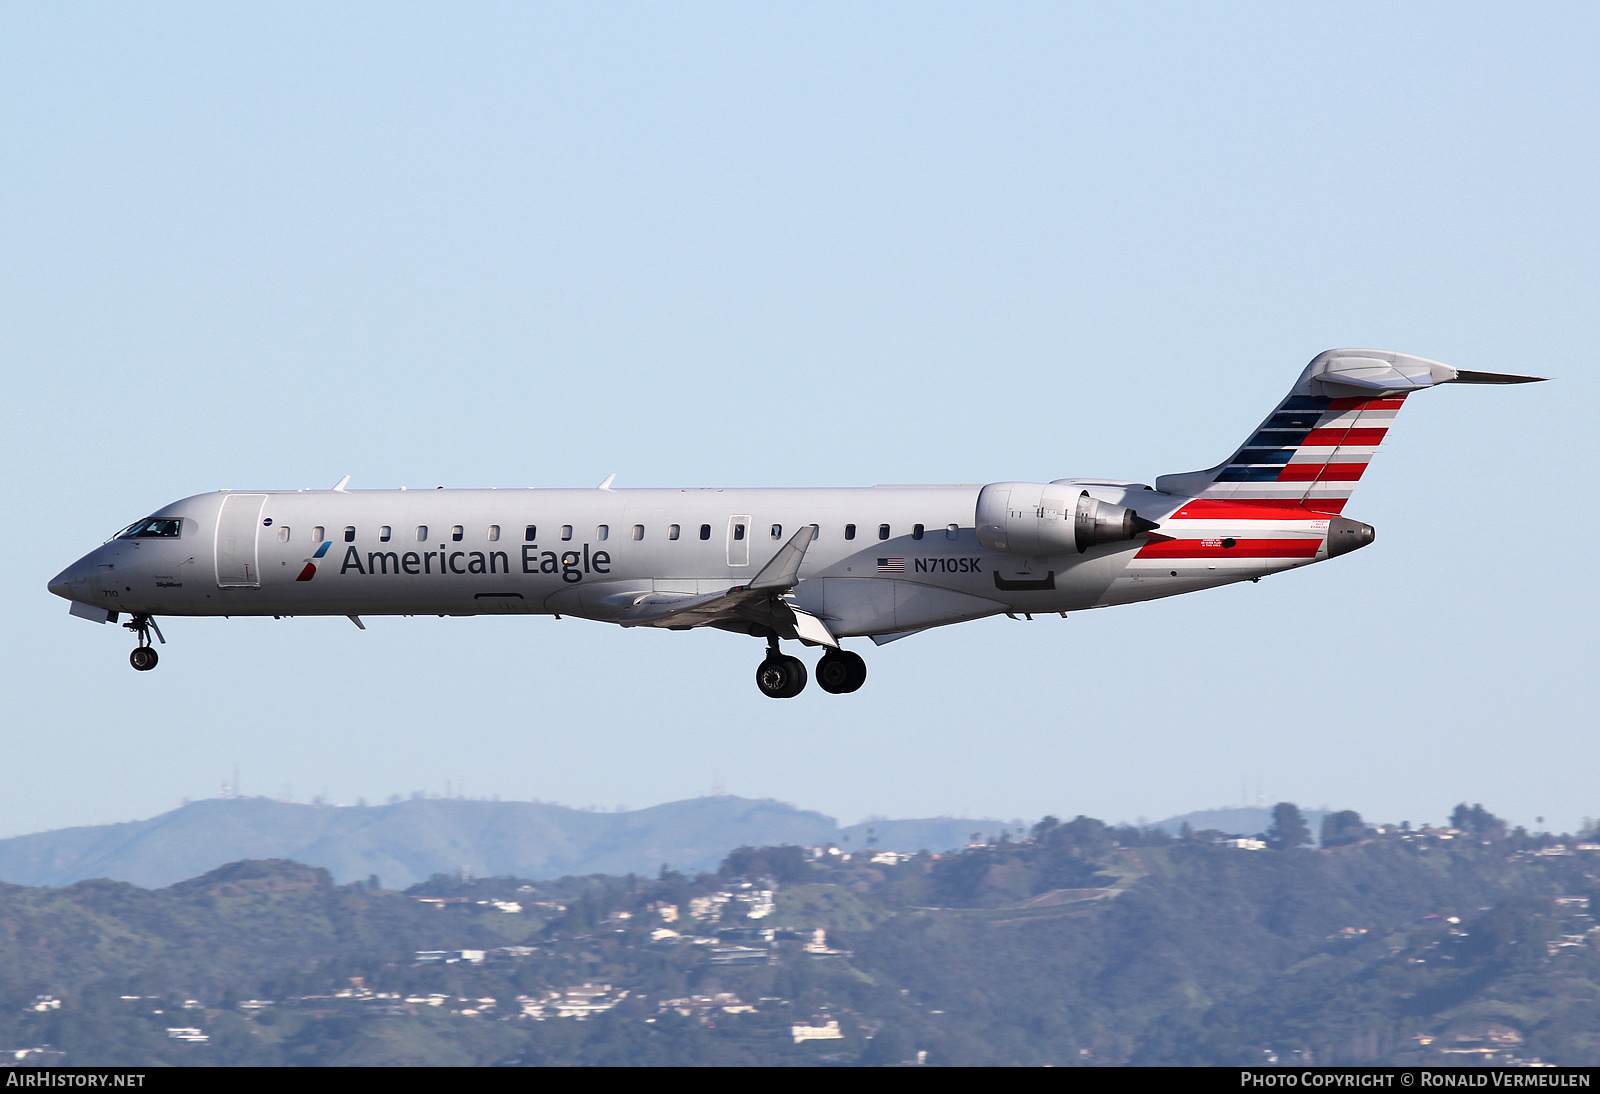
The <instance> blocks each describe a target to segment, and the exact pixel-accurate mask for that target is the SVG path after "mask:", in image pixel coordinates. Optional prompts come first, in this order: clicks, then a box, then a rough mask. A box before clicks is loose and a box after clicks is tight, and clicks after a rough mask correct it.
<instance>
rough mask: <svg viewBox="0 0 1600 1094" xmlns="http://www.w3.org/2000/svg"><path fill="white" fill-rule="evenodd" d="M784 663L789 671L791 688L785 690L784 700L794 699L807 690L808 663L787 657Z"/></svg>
mask: <svg viewBox="0 0 1600 1094" xmlns="http://www.w3.org/2000/svg"><path fill="white" fill-rule="evenodd" d="M783 660H784V662H785V664H786V666H787V668H788V669H789V686H788V688H786V689H785V690H784V693H783V696H782V697H783V698H785V699H793V698H794V697H795V696H796V695H799V694H800V693H801V692H802V691H804V690H806V679H807V675H808V674H807V673H806V663H805V662H804V661H802V660H800V658H798V657H785V658H784V659H783Z"/></svg>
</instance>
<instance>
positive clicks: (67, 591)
mask: <svg viewBox="0 0 1600 1094" xmlns="http://www.w3.org/2000/svg"><path fill="white" fill-rule="evenodd" d="M86 570H87V568H86V567H85V565H84V560H83V559H81V558H80V559H79V560H78V561H77V562H74V563H73V564H72V565H71V566H68V567H67V568H66V569H65V570H62V571H61V572H60V573H59V574H57V575H56V576H55V577H52V578H51V579H50V584H49V586H48V588H49V589H50V591H51V592H53V593H55V594H56V595H57V596H59V597H61V598H62V599H63V600H72V599H74V597H73V595H72V594H73V593H74V592H79V591H81V590H82V588H83V579H84V576H85V573H86Z"/></svg>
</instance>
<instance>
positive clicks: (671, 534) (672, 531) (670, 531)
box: [667, 524, 682, 539]
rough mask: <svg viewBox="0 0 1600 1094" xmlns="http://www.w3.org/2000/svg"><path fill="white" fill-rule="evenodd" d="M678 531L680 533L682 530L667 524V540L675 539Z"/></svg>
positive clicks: (674, 525)
mask: <svg viewBox="0 0 1600 1094" xmlns="http://www.w3.org/2000/svg"><path fill="white" fill-rule="evenodd" d="M680 531H682V529H680V528H679V527H678V526H677V525H676V524H669V525H668V526H667V538H668V539H677V538H678V533H679V532H680Z"/></svg>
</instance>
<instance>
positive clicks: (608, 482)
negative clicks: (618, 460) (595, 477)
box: [600, 475, 617, 490]
mask: <svg viewBox="0 0 1600 1094" xmlns="http://www.w3.org/2000/svg"><path fill="white" fill-rule="evenodd" d="M616 481H617V476H616V475H607V476H606V481H605V482H603V483H601V484H600V489H601V490H610V489H611V484H612V483H614V482H616Z"/></svg>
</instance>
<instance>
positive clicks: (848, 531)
mask: <svg viewBox="0 0 1600 1094" xmlns="http://www.w3.org/2000/svg"><path fill="white" fill-rule="evenodd" d="M844 538H845V539H855V538H856V526H855V525H854V524H846V525H845V526H844Z"/></svg>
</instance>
